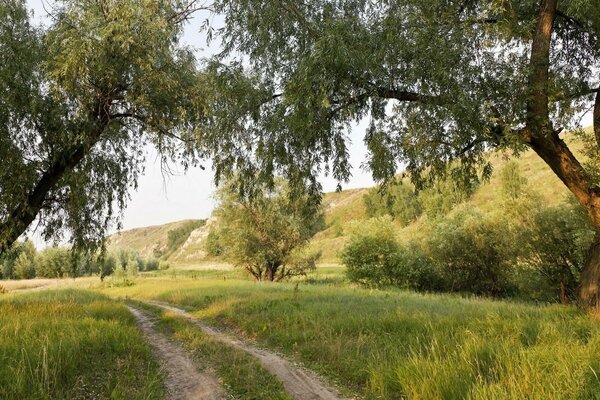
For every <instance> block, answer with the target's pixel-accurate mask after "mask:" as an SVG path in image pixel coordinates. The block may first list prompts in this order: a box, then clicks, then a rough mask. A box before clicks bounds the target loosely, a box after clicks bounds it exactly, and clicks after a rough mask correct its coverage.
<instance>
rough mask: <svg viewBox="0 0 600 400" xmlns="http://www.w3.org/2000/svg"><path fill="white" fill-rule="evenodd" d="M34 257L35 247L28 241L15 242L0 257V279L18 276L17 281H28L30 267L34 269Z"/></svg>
mask: <svg viewBox="0 0 600 400" xmlns="http://www.w3.org/2000/svg"><path fill="white" fill-rule="evenodd" d="M35 256H36V251H35V247H34V245H33V243H32V242H31V241H30V240H29V239H26V240H25V241H23V242H15V243H14V244H13V245H12V246H11V248H10V249H9V250H8V251H7V252H6V253H5V254H3V255H2V256H0V278H1V279H13V278H16V277H17V276H18V278H17V279H28V277H29V276H30V275H31V267H32V266H33V267H34V268H35ZM17 261H18V265H17ZM17 266H18V267H19V271H18V272H17V271H16V269H17ZM34 275H35V274H34Z"/></svg>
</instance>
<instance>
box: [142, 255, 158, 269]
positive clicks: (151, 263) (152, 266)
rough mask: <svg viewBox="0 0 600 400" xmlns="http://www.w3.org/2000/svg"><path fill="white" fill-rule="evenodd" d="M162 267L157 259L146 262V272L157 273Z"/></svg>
mask: <svg viewBox="0 0 600 400" xmlns="http://www.w3.org/2000/svg"><path fill="white" fill-rule="evenodd" d="M159 266H160V262H159V261H158V260H157V259H156V258H150V259H149V260H147V261H146V265H145V268H144V271H156V270H157V269H158V268H159Z"/></svg>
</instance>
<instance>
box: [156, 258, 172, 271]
mask: <svg viewBox="0 0 600 400" xmlns="http://www.w3.org/2000/svg"><path fill="white" fill-rule="evenodd" d="M169 268H171V264H169V263H168V262H167V261H164V260H160V261H159V263H158V269H160V270H161V271H164V270H167V269H169Z"/></svg>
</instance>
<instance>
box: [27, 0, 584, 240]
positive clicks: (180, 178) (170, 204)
mask: <svg viewBox="0 0 600 400" xmlns="http://www.w3.org/2000/svg"><path fill="white" fill-rule="evenodd" d="M27 4H28V6H29V7H30V8H31V10H32V11H33V12H34V19H35V20H36V22H37V23H42V24H44V23H47V17H46V16H47V13H46V11H45V10H44V5H45V6H46V9H50V7H51V4H52V0H27ZM206 16H207V15H206V14H204V15H199V16H197V17H196V18H195V19H194V20H192V21H191V23H190V24H189V25H188V26H187V27H186V30H185V33H184V37H183V42H184V43H185V44H188V45H190V46H192V47H194V48H196V49H197V54H198V58H204V57H209V56H210V55H212V54H215V53H216V52H218V51H219V46H218V43H217V42H216V41H214V42H213V43H211V46H210V47H207V46H206V37H205V36H204V35H203V34H201V33H200V32H199V26H200V24H201V22H202V21H203V19H205V18H206ZM217 25H218V22H217ZM583 125H584V126H587V125H591V115H587V116H586V118H584V120H583ZM365 128H366V122H363V123H361V124H358V125H357V126H356V127H355V128H354V129H353V131H352V134H351V140H352V143H351V145H350V162H351V164H352V166H353V169H352V175H353V176H352V178H351V181H350V182H349V183H348V184H345V185H343V187H344V188H345V189H347V188H358V187H368V186H372V185H373V180H372V178H371V175H370V174H369V173H365V172H364V171H363V170H362V169H361V168H360V165H361V164H362V162H363V161H364V158H365V154H366V148H365V145H364V143H363V140H362V138H363V136H364V132H365ZM147 153H148V157H147V161H146V168H145V174H144V175H143V176H142V177H140V180H139V185H138V190H137V191H135V192H132V193H131V201H130V202H129V205H128V206H127V209H126V210H125V212H124V218H123V228H124V229H131V228H136V227H142V226H148V225H157V224H163V223H167V222H171V221H176V220H181V219H188V218H207V217H208V216H210V213H211V211H212V209H213V207H214V202H213V200H212V194H213V192H214V189H215V188H214V185H213V183H212V180H213V172H212V170H211V168H210V162H205V163H204V166H205V167H206V169H205V170H201V169H200V168H192V169H190V170H188V171H187V172H186V173H184V172H183V171H182V170H181V169H180V170H179V173H176V174H174V175H172V176H168V177H166V178H165V177H163V175H162V173H161V168H160V162H159V161H158V160H157V157H156V152H155V150H154V149H153V148H151V147H149V148H148V149H147ZM321 182H322V184H323V187H324V189H325V191H333V190H335V187H336V184H337V182H335V180H334V179H331V178H327V177H322V178H321Z"/></svg>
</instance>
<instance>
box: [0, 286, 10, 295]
mask: <svg viewBox="0 0 600 400" xmlns="http://www.w3.org/2000/svg"><path fill="white" fill-rule="evenodd" d="M6 293H8V290H6V288H5V287H4V286H2V285H0V294H6Z"/></svg>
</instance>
